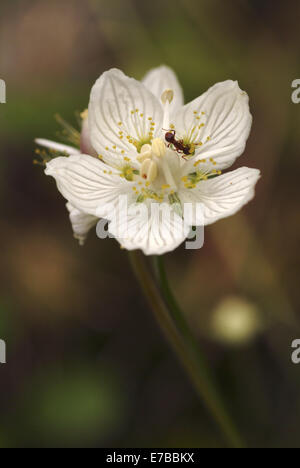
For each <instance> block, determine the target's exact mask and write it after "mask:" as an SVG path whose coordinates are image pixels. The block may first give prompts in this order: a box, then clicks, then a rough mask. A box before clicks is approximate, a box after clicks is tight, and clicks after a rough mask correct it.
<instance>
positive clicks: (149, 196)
mask: <svg viewBox="0 0 300 468" xmlns="http://www.w3.org/2000/svg"><path fill="white" fill-rule="evenodd" d="M87 118H88V120H87ZM83 122H84V124H85V128H83V130H82V134H83V131H85V145H81V151H79V150H78V149H76V148H71V149H70V147H65V148H59V147H57V146H56V150H57V154H59V152H60V151H64V155H63V156H58V157H55V158H53V159H51V160H50V161H48V162H47V164H46V169H45V173H46V174H47V175H51V176H53V177H54V178H55V180H56V183H57V187H58V190H59V191H60V192H61V193H62V195H63V196H64V197H65V198H66V200H67V202H68V203H67V207H68V209H69V211H70V214H71V221H72V224H73V229H74V232H75V235H76V237H77V238H79V240H80V241H81V242H83V240H84V238H85V236H86V234H87V232H88V230H89V229H90V228H91V227H92V226H94V224H95V223H96V222H97V219H99V218H100V217H103V218H106V219H108V220H110V221H111V222H110V224H109V232H110V233H111V234H112V235H114V236H115V237H116V239H117V240H118V241H119V242H120V243H121V244H122V246H123V247H124V248H126V249H128V250H134V249H141V250H142V251H143V252H144V253H145V254H146V255H153V254H163V253H165V252H168V251H171V250H173V249H175V248H176V247H177V246H178V245H179V244H181V243H182V242H183V241H184V240H185V238H186V237H187V236H188V233H189V231H190V228H191V226H197V225H199V224H204V225H207V224H211V223H213V222H215V221H217V220H219V219H221V218H224V217H227V216H230V215H233V214H234V213H236V212H237V211H238V210H239V209H240V208H241V207H242V206H243V205H245V204H246V203H247V202H248V201H250V200H251V199H252V198H253V196H254V187H255V184H256V182H257V180H258V179H259V176H260V172H259V170H257V169H250V168H247V167H241V168H238V169H236V170H234V171H231V172H227V173H223V170H224V169H227V168H228V167H229V166H231V165H232V164H233V162H234V161H235V160H236V158H237V157H238V156H240V155H241V154H242V153H243V151H244V148H245V144H246V140H247V138H248V135H249V132H250V128H251V122H252V117H251V114H250V112H249V104H248V96H247V94H246V93H245V92H243V91H241V89H240V88H239V86H238V83H237V82H235V81H231V80H228V81H224V82H221V83H218V84H216V85H214V86H212V87H211V88H210V89H209V90H208V91H206V92H205V93H204V94H203V95H201V96H200V97H198V98H196V99H195V100H193V101H192V102H190V103H189V104H186V105H184V104H183V93H182V90H181V88H180V85H179V83H178V81H177V78H176V76H175V74H174V72H173V71H172V70H171V69H169V68H168V67H165V66H162V67H159V68H156V69H154V70H151V71H150V72H149V73H148V74H147V75H146V76H145V78H144V79H143V80H142V82H139V81H136V80H134V79H133V78H129V77H127V76H125V75H124V74H123V73H122V72H121V71H120V70H117V69H112V70H109V71H107V72H105V73H103V74H102V75H101V76H100V78H99V79H98V80H97V81H96V83H95V85H94V86H93V88H92V91H91V96H90V103H89V108H88V117H87V116H86V115H85V120H84V121H83ZM167 133H169V134H173V135H175V134H176V140H175V137H174V140H175V143H174V140H173V144H172V141H171V139H170V138H169V140H168V138H167V139H166V134H167ZM38 142H39V143H40V144H43V145H48V146H50V147H51V144H53V143H49V142H45V141H44V140H43V141H41V140H38ZM178 142H180V145H179V144H178ZM54 145H57V144H54ZM83 146H84V148H83ZM73 150H74V151H73ZM65 153H67V154H65ZM182 153H184V154H182ZM66 155H68V157H66ZM124 196H126V199H127V203H128V205H129V207H135V206H137V205H139V204H143V205H145V206H146V207H150V206H151V205H153V204H155V206H156V207H157V208H158V209H159V207H160V206H164V210H165V209H166V207H167V210H168V213H169V215H170V216H155V215H153V210H151V209H149V210H148V219H147V222H146V223H144V222H143V224H139V222H138V221H137V220H136V219H135V218H134V216H133V215H132V212H130V210H129V212H128V213H129V214H128V217H127V219H126V223H124V216H117V215H118V214H119V215H120V213H118V210H119V209H120V208H119V206H120V204H119V203H118V200H119V199H120V197H124ZM185 204H190V205H191V206H192V210H190V211H189V212H188V213H189V214H188V215H186V213H185V211H186V210H184V206H185ZM199 204H200V205H201V216H200V215H198V210H197V209H196V207H197V206H198V205H199ZM108 206H110V210H108V209H107V207H108ZM123 224H124V226H125V225H126V226H128V225H129V226H133V225H135V227H136V226H138V229H132V230H131V229H129V230H128V229H126V235H125V231H124V229H125V227H123Z"/></svg>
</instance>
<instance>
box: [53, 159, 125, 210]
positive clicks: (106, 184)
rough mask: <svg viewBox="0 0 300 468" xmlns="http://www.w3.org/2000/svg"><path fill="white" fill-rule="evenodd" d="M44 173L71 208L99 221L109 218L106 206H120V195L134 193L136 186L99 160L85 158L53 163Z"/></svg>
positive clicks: (58, 160) (54, 161)
mask: <svg viewBox="0 0 300 468" xmlns="http://www.w3.org/2000/svg"><path fill="white" fill-rule="evenodd" d="M45 173H46V174H47V175H51V176H53V177H54V178H55V180H56V183H57V188H58V190H59V191H60V192H61V194H62V195H63V196H64V197H65V198H66V199H67V200H68V201H69V202H70V203H71V204H72V205H74V206H75V207H76V208H77V209H78V210H80V211H83V212H84V213H87V214H91V215H93V216H97V217H99V218H100V217H107V218H109V216H108V213H107V206H108V205H113V204H115V203H117V202H118V197H119V196H120V195H124V194H128V193H130V194H131V192H132V193H133V191H132V189H131V187H132V185H134V184H133V182H128V181H127V180H125V179H122V178H121V177H120V176H119V175H118V174H119V173H118V171H116V170H115V169H111V168H109V167H108V166H107V165H106V164H104V163H103V162H101V161H100V160H99V159H96V158H93V157H92V156H88V155H84V154H80V155H76V156H69V157H68V158H64V157H59V158H55V159H52V160H51V161H49V162H48V163H47V166H46V169H45ZM110 208H111V207H110Z"/></svg>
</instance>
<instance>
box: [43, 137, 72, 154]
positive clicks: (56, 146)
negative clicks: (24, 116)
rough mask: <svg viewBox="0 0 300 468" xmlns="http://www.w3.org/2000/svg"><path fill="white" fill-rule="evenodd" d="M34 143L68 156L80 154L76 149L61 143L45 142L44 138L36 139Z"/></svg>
mask: <svg viewBox="0 0 300 468" xmlns="http://www.w3.org/2000/svg"><path fill="white" fill-rule="evenodd" d="M34 141H35V143H36V144H37V145H39V146H43V147H44V148H49V149H51V150H54V151H57V152H58V153H67V154H69V155H71V154H80V151H79V150H78V149H77V148H74V147H73V146H68V145H63V144H62V143H57V142H56V141H51V140H46V139H44V138H36V139H35V140H34Z"/></svg>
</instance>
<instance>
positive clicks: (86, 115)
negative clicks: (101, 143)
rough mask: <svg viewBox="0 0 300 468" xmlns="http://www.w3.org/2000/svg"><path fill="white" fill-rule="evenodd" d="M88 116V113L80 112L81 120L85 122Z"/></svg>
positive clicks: (86, 111) (85, 111)
mask: <svg viewBox="0 0 300 468" xmlns="http://www.w3.org/2000/svg"><path fill="white" fill-rule="evenodd" d="M88 114H89V111H88V110H87V109H85V110H84V111H83V112H81V114H80V117H81V118H82V120H85V119H87V118H88Z"/></svg>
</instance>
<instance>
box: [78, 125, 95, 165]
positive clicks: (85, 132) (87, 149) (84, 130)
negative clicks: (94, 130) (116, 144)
mask: <svg viewBox="0 0 300 468" xmlns="http://www.w3.org/2000/svg"><path fill="white" fill-rule="evenodd" d="M80 150H81V151H80V152H81V153H83V154H90V155H91V156H94V157H97V152H96V151H95V150H94V148H93V147H92V144H91V137H90V129H89V119H88V118H87V117H86V118H84V119H83V120H82V127H81V134H80Z"/></svg>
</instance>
